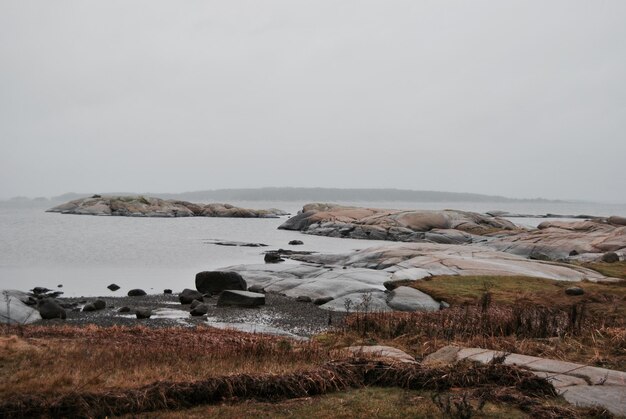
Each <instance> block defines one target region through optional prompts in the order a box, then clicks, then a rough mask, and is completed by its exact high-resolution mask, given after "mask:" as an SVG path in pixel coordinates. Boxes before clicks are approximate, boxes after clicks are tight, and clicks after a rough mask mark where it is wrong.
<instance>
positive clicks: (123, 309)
mask: <svg viewBox="0 0 626 419" xmlns="http://www.w3.org/2000/svg"><path fill="white" fill-rule="evenodd" d="M117 312H118V313H130V307H126V306H124V307H120V309H119V310H117Z"/></svg>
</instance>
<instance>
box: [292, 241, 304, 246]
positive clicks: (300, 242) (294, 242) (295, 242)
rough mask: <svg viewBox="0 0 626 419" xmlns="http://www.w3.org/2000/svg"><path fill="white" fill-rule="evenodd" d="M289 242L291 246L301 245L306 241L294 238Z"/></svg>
mask: <svg viewBox="0 0 626 419" xmlns="http://www.w3.org/2000/svg"><path fill="white" fill-rule="evenodd" d="M289 244H290V245H291V246H300V245H302V244H304V242H302V240H292V241H290V242H289Z"/></svg>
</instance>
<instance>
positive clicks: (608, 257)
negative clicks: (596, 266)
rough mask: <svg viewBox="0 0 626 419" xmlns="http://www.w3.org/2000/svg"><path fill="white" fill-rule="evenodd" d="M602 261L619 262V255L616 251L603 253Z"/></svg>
mask: <svg viewBox="0 0 626 419" xmlns="http://www.w3.org/2000/svg"><path fill="white" fill-rule="evenodd" d="M602 262H606V263H616V262H619V255H618V254H617V253H615V252H606V253H605V254H603V255H602Z"/></svg>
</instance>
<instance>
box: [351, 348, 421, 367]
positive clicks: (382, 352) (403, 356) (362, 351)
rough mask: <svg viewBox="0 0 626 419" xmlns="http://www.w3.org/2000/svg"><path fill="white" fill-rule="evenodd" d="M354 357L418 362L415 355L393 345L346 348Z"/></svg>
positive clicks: (410, 362)
mask: <svg viewBox="0 0 626 419" xmlns="http://www.w3.org/2000/svg"><path fill="white" fill-rule="evenodd" d="M346 350H347V351H348V352H350V353H351V354H352V355H353V356H354V357H358V358H363V357H364V358H378V359H381V358H382V359H387V360H390V361H396V362H401V363H403V364H417V361H416V360H415V358H414V357H412V356H411V355H409V354H407V353H406V352H404V351H402V350H400V349H398V348H394V347H391V346H382V345H373V346H350V347H348V348H346Z"/></svg>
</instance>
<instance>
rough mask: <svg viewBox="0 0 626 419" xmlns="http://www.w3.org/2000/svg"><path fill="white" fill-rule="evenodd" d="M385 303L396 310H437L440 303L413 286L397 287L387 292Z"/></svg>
mask: <svg viewBox="0 0 626 419" xmlns="http://www.w3.org/2000/svg"><path fill="white" fill-rule="evenodd" d="M387 304H388V305H389V307H391V308H392V309H394V310H398V311H438V310H439V309H440V305H439V303H438V302H437V301H435V300H434V299H433V298H432V297H431V296H430V295H428V294H424V293H423V292H421V291H418V290H416V289H414V288H409V287H398V288H396V289H395V290H393V291H391V292H390V293H389V296H388V297H387Z"/></svg>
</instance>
